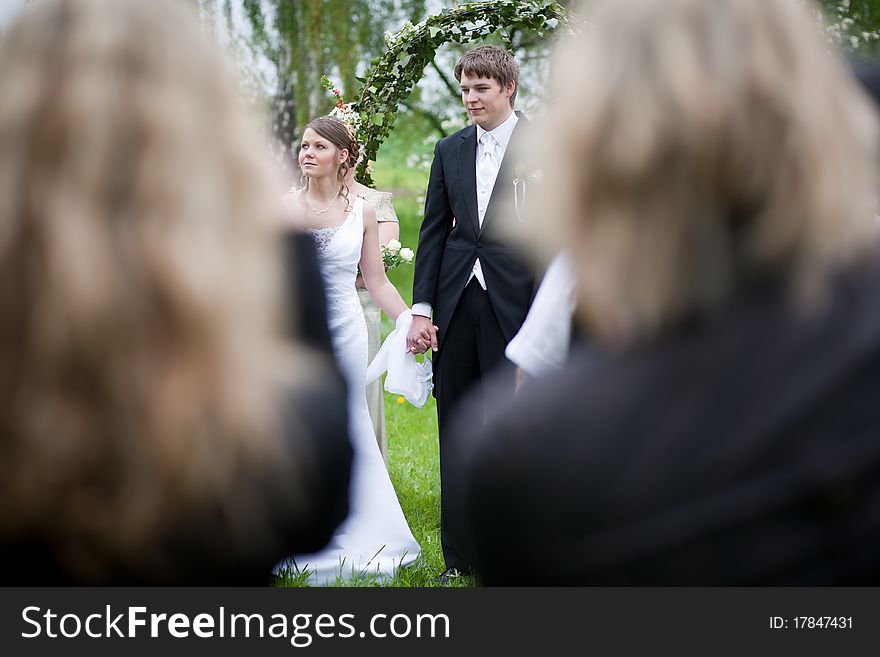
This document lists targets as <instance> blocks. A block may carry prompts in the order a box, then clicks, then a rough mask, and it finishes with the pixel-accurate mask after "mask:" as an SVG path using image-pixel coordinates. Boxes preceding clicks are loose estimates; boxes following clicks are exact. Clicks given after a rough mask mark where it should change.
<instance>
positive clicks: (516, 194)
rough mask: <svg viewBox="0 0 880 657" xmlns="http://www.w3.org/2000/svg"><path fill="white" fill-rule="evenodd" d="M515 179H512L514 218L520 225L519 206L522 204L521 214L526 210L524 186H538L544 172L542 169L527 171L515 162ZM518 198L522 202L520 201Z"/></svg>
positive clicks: (520, 163)
mask: <svg viewBox="0 0 880 657" xmlns="http://www.w3.org/2000/svg"><path fill="white" fill-rule="evenodd" d="M514 173H515V174H516V178H514V179H513V207H514V208H515V209H516V217H517V219H519V220H520V223H522V220H523V218H522V214H521V213H520V209H519V208H520V204H522V208H523V212H525V208H526V186H527V185H528V183H535V184H540V183H541V182H543V181H544V171H543V170H542V169H528V168H527V167H526V165H525V164H524V163H523V162H517V163H516V167H515V168H514ZM520 197H522V200H521V201H520Z"/></svg>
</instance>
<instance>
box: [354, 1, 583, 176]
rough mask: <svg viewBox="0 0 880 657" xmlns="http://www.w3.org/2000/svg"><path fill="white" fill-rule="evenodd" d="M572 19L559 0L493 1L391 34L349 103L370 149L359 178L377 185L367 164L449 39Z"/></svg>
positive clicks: (540, 29) (555, 25)
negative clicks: (428, 66)
mask: <svg viewBox="0 0 880 657" xmlns="http://www.w3.org/2000/svg"><path fill="white" fill-rule="evenodd" d="M568 22H569V16H568V13H567V12H566V11H565V9H564V8H563V7H561V6H560V5H559V3H558V2H557V1H556V0H526V1H522V0H520V1H517V0H492V1H487V2H471V3H467V4H463V5H460V6H458V7H455V8H452V9H444V10H443V11H441V12H440V13H439V14H434V15H433V16H430V17H428V18H426V19H425V20H423V21H422V22H420V23H418V24H417V25H412V24H411V23H407V24H406V25H405V26H404V27H403V29H402V30H401V31H400V32H398V33H397V34H396V35H393V36H390V35H388V36H386V45H387V48H388V49H387V50H386V51H385V54H384V55H382V56H381V57H379V58H378V59H377V60H375V61H374V62H373V64H372V66H371V67H370V69H369V71H368V72H367V74H366V77H365V78H364V87H363V91H362V93H361V97H360V98H359V99H358V100H357V101H355V102H354V103H352V104H351V107H350V108H346V109H350V112H349V113H350V114H351V113H353V114H352V118H355V121H356V124H357V132H358V136H359V137H360V139H361V142H362V143H363V144H364V149H365V157H364V158H363V159H362V161H361V163H360V164H359V165H358V170H357V176H358V179H359V180H360V181H361V182H363V183H364V184H365V185H368V186H371V187H372V186H373V181H372V178H371V176H370V173H369V171H368V169H367V166H368V164H369V162H370V161H372V160H375V158H376V153H377V152H378V151H379V147H380V146H381V145H382V143H383V142H384V141H385V139H386V138H387V137H388V135H389V134H390V133H391V128H392V127H393V125H394V121H395V119H396V118H397V110H398V105H399V103H401V102H402V101H404V100H406V98H407V97H408V96H409V94H410V92H411V91H412V88H413V87H414V86H415V85H416V83H418V81H419V80H420V79H421V78H422V75H423V73H424V70H425V67H426V66H427V65H428V64H429V63H430V62H431V61H432V60H433V59H434V54H435V53H436V51H437V48H439V47H440V46H442V45H444V44H446V43H450V42H454V43H468V42H470V41H476V40H478V39H481V38H485V37H486V36H488V35H490V34H493V33H495V32H498V31H500V30H510V29H528V30H533V31H535V32H537V33H538V34H539V36H542V35H543V34H544V33H545V32H551V31H553V30H556V29H559V28H560V27H564V26H566V25H567V24H568Z"/></svg>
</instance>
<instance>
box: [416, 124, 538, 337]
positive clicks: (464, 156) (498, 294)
mask: <svg viewBox="0 0 880 657" xmlns="http://www.w3.org/2000/svg"><path fill="white" fill-rule="evenodd" d="M517 116H519V122H518V123H517V124H516V127H515V128H514V131H513V135H512V136H511V139H510V143H509V144H508V148H507V151H506V153H505V156H504V159H503V160H502V162H501V168H500V169H499V171H498V177H497V178H496V180H495V187H494V188H493V190H492V196H491V198H490V200H489V205H488V207H487V208H486V215H485V217H484V218H483V226H482V228H481V227H480V225H479V216H478V214H477V174H476V157H477V128H476V126H473V125H471V126H468V127H467V128H465V129H463V130H459V131H458V132H456V133H455V134H453V135H450V136H449V137H446V138H445V139H441V140H440V141H439V142H437V145H436V147H435V148H434V162H433V163H432V165H431V176H430V178H429V180H428V191H427V196H426V200H425V217H424V220H423V221H422V228H421V231H420V233H419V244H418V249H417V255H416V264H415V273H414V281H413V302H416V303H418V302H427V303H430V304H431V306H432V307H433V309H434V324H436V325H437V326H438V328H439V332H438V340H439V342H440V344H441V345H442V343H443V336H444V334H445V332H446V328H447V327H448V325H449V320H450V319H451V317H452V313H453V311H454V310H455V306H456V305H457V304H458V300H459V297H460V296H461V293H462V292H463V291H464V288H465V285H466V284H467V282H468V278H469V277H470V274H471V270H472V269H473V266H474V261H476V259H477V258H478V257H479V259H480V265H481V266H482V268H483V274H484V275H485V278H486V287H487V288H488V292H489V299H490V301H491V303H492V308H493V309H494V311H495V315H496V317H497V319H498V324H499V325H500V327H501V332H502V334H503V335H504V339H505V340H506V341H510V339H511V338H512V337H513V336H514V335H515V334H516V332H517V331H518V330H519V327H520V326H521V325H522V322H523V320H524V319H525V316H526V313H527V312H528V309H529V304H530V303H531V299H532V296H533V294H534V287H535V272H534V268H533V267H532V266H530V264H529V262H528V259H527V258H526V254H525V252H524V250H523V249H522V248H520V247H518V246H512V245H511V244H509V243H507V242H506V241H505V239H504V237H503V235H504V224H505V222H510V221H517V218H516V217H515V216H513V217H511V216H509V213H507V212H506V210H508V209H509V208H510V207H512V205H513V179H514V177H515V176H514V171H515V169H516V163H515V162H514V161H513V159H514V158H515V157H516V155H515V148H514V147H515V144H516V141H517V139H518V138H520V137H521V135H522V133H523V131H524V128H525V126H526V124H527V123H528V122H527V121H526V119H525V117H523V116H522V114H519V113H518V114H517ZM453 219H454V221H453Z"/></svg>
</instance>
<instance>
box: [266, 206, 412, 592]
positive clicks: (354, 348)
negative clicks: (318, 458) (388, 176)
mask: <svg viewBox="0 0 880 657" xmlns="http://www.w3.org/2000/svg"><path fill="white" fill-rule="evenodd" d="M310 232H311V233H312V236H313V237H314V239H315V243H316V245H317V248H318V256H319V262H320V266H321V275H322V279H323V281H324V285H325V287H326V292H327V314H328V319H329V325H330V335H331V338H332V342H333V351H334V353H335V355H336V360H337V362H338V364H339V367H340V369H341V370H342V374H343V376H344V377H345V380H346V383H347V385H348V413H349V434H350V436H351V441H352V446H353V448H354V463H353V466H352V477H351V488H350V495H349V514H348V517H347V518H346V519H345V521H344V522H343V523H342V524H341V525H340V526H339V528H338V529H337V530H336V533H335V534H334V535H333V538H332V540H331V541H330V543H329V544H328V545H327V547H325V548H324V549H323V550H321V551H320V552H316V553H313V554H298V555H295V556H294V557H292V558H290V559H287V560H286V561H285V562H283V563H282V564H281V565H282V566H283V565H287V566H290V567H291V569H292V570H293V571H294V572H302V571H309V572H310V573H311V574H310V577H309V583H311V584H315V585H318V586H321V585H325V584H332V583H333V582H334V581H335V580H336V579H337V578H338V577H340V576H341V577H343V578H348V577H351V576H352V575H353V574H354V575H361V574H363V575H376V576H378V578H380V579H385V578H389V577H393V575H394V573H395V571H396V570H397V568H399V567H401V566H407V565H409V564H411V563H413V562H414V561H415V560H416V558H417V557H418V555H419V552H420V551H421V548H420V547H419V544H418V543H417V542H416V540H415V538H413V535H412V532H411V531H410V529H409V525H408V524H407V522H406V518H405V517H404V515H403V511H402V510H401V508H400V502H399V501H398V500H397V494H396V493H395V492H394V487H393V486H392V485H391V479H390V478H389V477H388V470H387V469H386V468H385V462H384V461H383V459H382V454H381V453H380V451H379V446H378V444H377V443H376V434H375V433H374V430H373V422H372V420H371V419H370V413H369V409H368V407H367V394H366V374H367V326H366V322H365V321H364V313H363V311H362V310H361V303H360V300H359V299H358V294H357V289H356V288H355V284H354V283H355V277H356V276H357V268H358V263H359V262H360V257H361V245H362V244H363V237H364V220H363V199H361V198H355V199H354V201H353V204H352V210H351V211H350V212H349V213H348V215H347V216H346V218H345V220H344V221H343V222H342V224H341V225H340V226H338V227H332V228H325V229H320V230H313V231H310Z"/></svg>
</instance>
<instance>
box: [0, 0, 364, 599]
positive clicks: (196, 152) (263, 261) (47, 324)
mask: <svg viewBox="0 0 880 657" xmlns="http://www.w3.org/2000/svg"><path fill="white" fill-rule="evenodd" d="M222 59H223V55H222V54H221V53H220V52H219V50H218V49H216V48H215V47H214V46H213V45H212V44H211V43H210V41H209V39H208V38H207V37H206V36H205V35H204V34H202V32H201V29H200V27H199V25H198V23H197V22H196V21H195V20H194V19H193V17H191V16H190V15H188V14H187V13H186V11H185V9H183V8H181V5H180V3H175V2H169V1H166V0H154V1H151V2H142V1H138V0H114V1H113V2H106V1H102V0H75V1H74V0H41V1H40V2H37V3H34V4H33V5H30V6H29V7H27V8H26V9H25V10H24V11H23V12H22V15H21V17H20V19H19V21H18V23H17V24H15V25H14V26H12V27H11V28H10V30H9V32H8V33H7V34H5V35H4V37H3V41H2V45H0V89H2V90H3V92H2V93H3V103H2V104H0V559H2V562H3V563H4V564H6V566H7V568H6V571H5V573H6V574H5V575H4V576H3V577H2V580H3V581H4V583H20V584H43V583H46V584H63V583H76V584H132V583H133V584H140V583H149V584H184V583H198V584H241V583H249V584H261V583H266V582H268V581H269V578H270V576H271V575H270V573H271V568H272V566H273V564H274V563H275V562H276V561H277V560H278V559H279V558H281V557H282V556H284V555H285V554H289V553H291V552H294V551H306V550H315V549H318V548H320V547H321V546H322V545H324V544H325V543H326V542H327V541H328V540H329V538H330V536H331V535H332V532H333V530H334V528H335V527H336V525H337V524H338V523H339V522H340V521H341V520H342V519H343V518H344V516H345V514H346V511H347V488H348V478H349V468H350V462H351V447H350V445H349V443H348V438H347V429H346V413H345V391H344V388H343V387H342V385H341V384H339V383H337V382H338V381H339V380H338V377H337V378H334V377H333V376H329V377H327V376H325V373H326V372H328V371H331V370H329V368H328V367H327V366H326V364H325V363H326V360H322V359H321V357H320V356H318V355H317V354H316V353H313V352H311V351H310V350H308V349H307V348H305V347H304V346H302V345H301V344H299V343H297V342H295V341H288V340H285V339H284V338H283V335H282V328H281V325H282V321H281V320H282V312H281V305H280V302H281V299H282V297H283V287H282V283H283V281H284V274H283V267H282V261H281V257H282V241H281V239H279V235H280V232H281V231H280V226H281V224H282V222H283V221H284V208H283V206H282V205H281V190H280V189H279V188H277V186H276V185H275V184H274V183H275V178H274V175H273V171H272V170H271V167H270V166H269V164H268V163H267V162H266V160H265V157H264V155H263V152H264V149H262V148H261V147H260V144H261V143H262V142H261V139H262V135H261V134H260V132H259V131H258V130H253V129H252V126H251V121H250V120H249V118H248V117H247V115H246V114H245V110H244V105H243V104H241V102H240V100H239V98H238V97H237V95H236V94H235V92H234V91H235V86H234V83H233V82H232V81H231V80H230V79H229V78H228V77H227V75H226V72H225V70H224V67H223V66H221V65H220V64H219V63H218V62H220V61H221V60H222ZM294 271H295V267H291V268H290V271H289V272H288V280H287V282H288V286H289V287H290V288H291V289H295V287H296V286H295V285H294V284H293V281H292V280H290V276H292V275H293V272H294ZM291 325H292V326H295V325H296V324H295V323H291Z"/></svg>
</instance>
